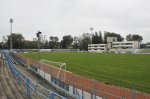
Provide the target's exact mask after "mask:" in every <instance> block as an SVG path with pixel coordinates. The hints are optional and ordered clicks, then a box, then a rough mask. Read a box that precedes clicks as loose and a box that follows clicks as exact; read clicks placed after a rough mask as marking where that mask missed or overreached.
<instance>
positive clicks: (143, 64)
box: [23, 53, 150, 93]
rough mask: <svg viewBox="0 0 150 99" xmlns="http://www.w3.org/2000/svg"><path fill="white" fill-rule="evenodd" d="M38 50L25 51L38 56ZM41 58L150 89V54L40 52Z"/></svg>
mask: <svg viewBox="0 0 150 99" xmlns="http://www.w3.org/2000/svg"><path fill="white" fill-rule="evenodd" d="M36 54H37V53H26V54H25V53H24V54H23V55H24V56H26V57H31V58H34V59H38V56H37V55H36ZM41 59H46V60H50V61H58V62H65V63H66V64H67V70H69V71H72V72H74V73H76V74H79V75H82V76H86V77H90V78H92V79H96V80H99V81H102V82H105V83H107V84H113V85H118V86H121V87H126V88H130V89H132V88H134V89H135V90H138V91H142V92H146V93H150V55H131V54H123V55H121V54H98V53H41Z"/></svg>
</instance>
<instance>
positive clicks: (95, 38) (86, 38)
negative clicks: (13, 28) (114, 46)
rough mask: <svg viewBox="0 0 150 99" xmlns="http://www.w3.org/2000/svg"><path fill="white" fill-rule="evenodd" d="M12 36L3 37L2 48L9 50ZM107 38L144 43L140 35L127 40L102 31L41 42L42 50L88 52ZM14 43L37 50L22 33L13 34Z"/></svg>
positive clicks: (14, 46)
mask: <svg viewBox="0 0 150 99" xmlns="http://www.w3.org/2000/svg"><path fill="white" fill-rule="evenodd" d="M10 36H11V35H8V36H3V38H2V39H3V42H0V48H4V49H9V47H10ZM107 37H117V41H123V40H124V39H126V40H127V41H140V42H141V41H142V40H143V37H142V36H140V35H138V34H134V35H132V34H128V35H127V36H126V38H123V37H122V36H121V35H120V34H117V33H114V32H107V31H104V33H103V35H102V32H101V31H98V32H95V33H93V34H90V33H83V34H82V35H81V36H78V37H77V36H75V37H73V36H71V35H65V36H63V37H62V40H60V41H59V38H58V37H57V36H50V37H49V39H46V40H45V41H44V42H42V41H41V42H40V48H42V49H80V50H88V44H106V43H107ZM12 42H13V48H14V49H37V41H30V40H25V38H24V36H23V35H22V34H20V33H18V34H15V33H13V34H12Z"/></svg>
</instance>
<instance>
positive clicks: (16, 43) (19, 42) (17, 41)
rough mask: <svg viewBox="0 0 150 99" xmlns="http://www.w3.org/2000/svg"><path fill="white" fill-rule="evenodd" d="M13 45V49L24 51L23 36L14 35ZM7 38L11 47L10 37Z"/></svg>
mask: <svg viewBox="0 0 150 99" xmlns="http://www.w3.org/2000/svg"><path fill="white" fill-rule="evenodd" d="M11 35H12V44H13V48H15V49H22V47H23V45H24V37H23V36H22V34H19V33H18V34H16V33H12V34H11ZM11 35H9V36H7V45H8V46H10V36H11Z"/></svg>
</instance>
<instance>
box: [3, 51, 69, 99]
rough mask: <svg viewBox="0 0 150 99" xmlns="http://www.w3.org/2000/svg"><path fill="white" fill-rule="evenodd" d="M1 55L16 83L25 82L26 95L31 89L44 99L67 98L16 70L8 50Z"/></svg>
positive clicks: (28, 94)
mask: <svg viewBox="0 0 150 99" xmlns="http://www.w3.org/2000/svg"><path fill="white" fill-rule="evenodd" d="M3 55H4V57H5V59H6V61H7V64H8V67H9V68H10V70H11V72H12V74H13V76H14V77H15V78H16V79H17V82H18V84H19V85H21V84H23V83H25V87H26V95H27V96H30V93H31V90H32V91H33V92H35V93H36V94H38V95H39V96H40V97H41V98H44V99H54V98H55V97H57V98H58V99H67V98H65V97H63V96H61V95H59V94H57V93H55V92H53V91H51V90H49V89H46V88H45V87H43V86H41V85H39V84H37V83H36V82H34V81H33V80H32V79H31V78H29V77H28V76H26V75H25V74H24V73H21V72H20V71H19V70H17V68H16V65H15V64H13V62H12V60H11V59H10V57H9V52H8V51H3Z"/></svg>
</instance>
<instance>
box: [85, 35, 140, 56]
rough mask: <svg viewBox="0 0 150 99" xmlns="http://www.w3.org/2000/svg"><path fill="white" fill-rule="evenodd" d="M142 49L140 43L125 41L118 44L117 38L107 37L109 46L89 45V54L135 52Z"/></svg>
mask: <svg viewBox="0 0 150 99" xmlns="http://www.w3.org/2000/svg"><path fill="white" fill-rule="evenodd" d="M139 48H140V42H139V41H125V42H118V41H117V37H107V44H89V45H88V51H89V52H106V51H114V52H123V53H125V52H128V51H132V52H133V51H134V50H136V49H139Z"/></svg>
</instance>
